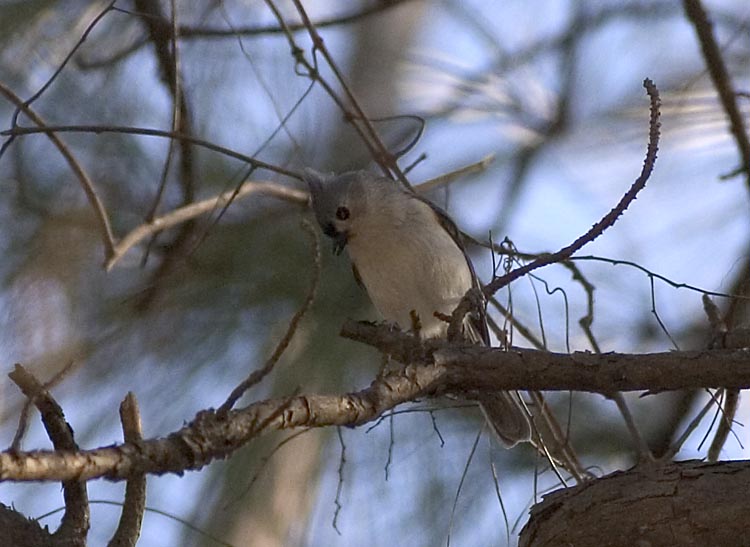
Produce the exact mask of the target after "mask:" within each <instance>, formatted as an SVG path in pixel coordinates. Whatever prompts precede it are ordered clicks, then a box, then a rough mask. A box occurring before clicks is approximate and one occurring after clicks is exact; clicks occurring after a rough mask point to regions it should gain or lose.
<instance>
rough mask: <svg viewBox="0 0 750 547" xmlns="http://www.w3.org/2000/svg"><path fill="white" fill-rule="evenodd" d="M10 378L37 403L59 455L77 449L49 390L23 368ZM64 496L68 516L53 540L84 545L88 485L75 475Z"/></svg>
mask: <svg viewBox="0 0 750 547" xmlns="http://www.w3.org/2000/svg"><path fill="white" fill-rule="evenodd" d="M8 376H10V379H11V380H13V381H14V382H15V383H16V385H17V386H18V387H19V388H20V389H21V391H22V392H23V394H24V395H26V397H28V398H29V399H31V400H32V401H34V405H35V406H36V407H37V409H38V410H39V412H40V414H41V415H42V423H44V428H45V430H46V431H47V435H49V438H50V440H51V441H52V444H53V446H54V447H55V450H57V451H58V453H60V452H64V451H75V450H77V449H78V446H77V445H76V443H75V440H74V439H73V430H72V429H71V427H70V425H68V422H66V421H65V416H64V415H63V411H62V408H60V405H58V404H57V401H55V400H54V399H53V398H52V395H51V394H50V393H49V391H47V390H46V389H45V388H44V386H43V385H42V384H41V383H40V382H39V381H38V380H37V379H36V378H34V376H33V375H32V374H31V373H29V372H28V371H27V370H26V369H25V368H23V367H22V366H21V365H16V366H15V369H14V370H13V372H11V373H10V374H9V375H8ZM63 497H64V498H65V514H64V515H63V517H62V522H61V523H60V527H59V528H58V529H57V531H56V532H55V533H54V536H53V537H54V538H55V539H57V540H60V541H69V542H70V545H71V546H76V545H85V543H86V534H87V533H88V531H89V526H90V522H89V499H88V494H87V493H86V483H85V482H84V481H82V480H79V479H78V477H75V476H71V477H66V478H65V479H63Z"/></svg>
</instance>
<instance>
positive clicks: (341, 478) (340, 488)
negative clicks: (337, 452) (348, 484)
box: [331, 427, 346, 535]
mask: <svg viewBox="0 0 750 547" xmlns="http://www.w3.org/2000/svg"><path fill="white" fill-rule="evenodd" d="M336 433H337V434H338V437H339V445H340V446H341V457H340V458H339V467H338V472H337V474H338V483H337V485H336V497H335V498H334V500H333V504H334V506H335V507H336V509H335V510H334V512H333V521H332V522H331V525H332V526H333V529H334V530H336V533H337V534H338V535H341V530H339V525H338V520H339V514H341V508H342V505H341V492H342V491H343V489H344V465H345V464H346V444H345V443H344V435H343V434H342V433H341V428H340V427H337V428H336Z"/></svg>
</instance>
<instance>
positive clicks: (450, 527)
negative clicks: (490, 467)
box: [445, 423, 485, 547]
mask: <svg viewBox="0 0 750 547" xmlns="http://www.w3.org/2000/svg"><path fill="white" fill-rule="evenodd" d="M484 428H485V424H484V423H483V424H482V427H480V428H479V431H477V436H476V438H475V439H474V444H472V445H471V450H470V451H469V456H468V458H466V465H464V470H463V471H462V472H461V480H459V481H458V488H456V495H455V496H454V497H453V506H452V507H451V518H450V520H449V521H448V537H447V538H446V541H445V546H446V547H450V545H451V534H452V533H453V521H454V519H455V517H456V507H458V497H459V496H460V495H461V488H463V485H464V481H465V480H466V476H467V475H468V474H469V466H470V465H471V461H472V460H473V459H474V454H475V453H476V451H477V446H478V445H479V439H481V438H482V432H483V431H484Z"/></svg>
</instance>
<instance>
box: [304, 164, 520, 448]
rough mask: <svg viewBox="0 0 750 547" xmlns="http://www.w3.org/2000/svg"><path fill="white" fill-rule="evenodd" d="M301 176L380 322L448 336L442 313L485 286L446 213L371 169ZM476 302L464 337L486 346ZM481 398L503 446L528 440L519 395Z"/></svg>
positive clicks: (337, 249) (427, 334)
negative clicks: (471, 291) (349, 262)
mask: <svg viewBox="0 0 750 547" xmlns="http://www.w3.org/2000/svg"><path fill="white" fill-rule="evenodd" d="M303 178H304V181H305V182H306V183H307V186H308V189H309V191H310V204H311V207H312V210H313V212H314V214H315V217H316V220H317V222H318V224H319V225H320V227H321V230H322V232H323V233H324V234H325V235H326V236H328V237H330V238H331V239H332V240H333V252H334V254H336V255H339V254H341V253H342V251H344V249H346V252H347V254H348V256H349V259H350V261H351V263H352V269H353V271H354V276H355V278H356V279H357V281H358V282H359V283H360V284H361V285H363V286H364V288H365V290H366V291H367V294H368V296H369V298H370V300H371V301H372V304H373V305H374V307H375V308H376V309H377V311H378V312H379V313H380V315H381V316H382V317H383V319H385V320H386V321H388V322H391V323H396V324H397V325H398V326H399V327H400V328H401V329H405V330H408V329H410V328H411V327H414V326H415V323H417V324H418V325H419V328H418V332H419V335H420V337H422V338H424V339H427V338H446V337H447V331H448V323H447V322H446V321H445V316H446V315H449V314H451V312H453V310H454V309H455V308H456V307H457V306H458V304H459V302H460V301H461V299H462V298H463V297H464V295H465V294H466V293H467V291H469V290H470V289H472V288H474V289H478V288H480V284H479V280H478V278H477V275H476V273H475V271H474V267H473V265H472V263H471V260H470V259H469V257H468V255H467V253H466V250H465V249H464V246H463V244H462V242H461V234H460V232H459V230H458V228H457V227H456V224H455V223H454V222H453V220H451V218H450V217H449V216H448V214H447V213H446V212H444V211H443V210H442V209H440V208H439V207H437V206H436V205H434V204H432V203H431V202H430V201H428V200H427V199H425V198H423V197H422V196H419V195H418V194H416V193H415V192H414V191H412V190H411V189H407V188H406V187H404V186H402V185H401V184H400V183H398V182H396V181H394V180H391V179H389V178H386V177H383V176H379V175H376V174H374V173H372V172H370V171H364V170H360V171H351V172H346V173H341V174H338V175H337V174H324V173H320V172H318V171H316V170H314V169H311V168H306V169H305V171H304V175H303ZM478 292H479V291H478ZM479 293H480V294H481V292H479ZM475 307H476V308H478V309H475V310H473V311H472V313H470V314H467V315H466V317H465V318H464V322H463V325H462V332H463V334H464V337H465V338H466V339H467V340H469V341H471V342H473V343H476V344H482V345H486V346H489V345H490V339H489V332H488V330H487V323H486V316H485V309H484V306H483V305H481V306H475ZM415 317H416V318H418V322H415ZM477 402H478V403H479V406H480V408H481V409H482V412H483V413H484V416H485V418H486V420H487V423H488V424H489V425H490V429H491V430H492V431H493V433H494V434H495V436H496V437H497V439H498V440H499V441H500V442H501V443H502V444H503V445H504V446H505V447H508V448H510V447H513V446H515V445H516V444H518V443H520V442H525V441H529V440H530V438H531V425H530V422H529V418H528V411H527V410H525V408H524V403H523V400H522V399H521V397H520V395H519V394H518V393H517V392H509V391H499V392H494V393H492V392H490V393H482V394H481V395H479V396H478V397H477Z"/></svg>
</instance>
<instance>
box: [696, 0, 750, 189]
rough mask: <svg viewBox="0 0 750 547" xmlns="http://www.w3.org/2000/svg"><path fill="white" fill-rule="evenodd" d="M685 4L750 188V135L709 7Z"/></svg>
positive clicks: (698, 3)
mask: <svg viewBox="0 0 750 547" xmlns="http://www.w3.org/2000/svg"><path fill="white" fill-rule="evenodd" d="M682 5H683V7H684V8H685V13H686V15H687V17H688V19H689V20H690V22H691V23H692V24H693V27H695V33H696V34H697V35H698V41H699V42H700V45H701V50H702V51H703V58H704V59H705V60H706V66H707V67H708V72H709V74H710V75H711V79H712V80H713V82H714V86H715V87H716V91H718V92H719V97H720V98H721V104H722V106H723V107H724V111H725V112H726V114H727V117H728V118H729V129H730V131H731V133H732V135H733V136H734V140H735V142H736V143H737V149H738V151H739V153H740V159H741V164H742V166H743V167H742V168H741V169H742V171H744V173H745V181H746V183H747V185H748V187H749V188H750V138H748V134H747V129H746V128H745V122H744V120H743V118H742V113H741V112H740V109H739V107H738V106H737V93H736V92H735V90H734V87H733V85H732V78H731V77H730V76H729V72H728V71H727V67H726V64H725V63H724V56H723V55H722V53H721V49H720V48H719V45H718V44H717V43H716V38H715V37H714V32H713V28H712V26H711V21H710V20H709V19H708V15H707V14H706V10H705V9H703V5H702V4H701V1H700V0H683V2H682Z"/></svg>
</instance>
